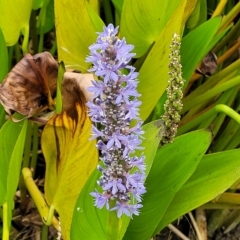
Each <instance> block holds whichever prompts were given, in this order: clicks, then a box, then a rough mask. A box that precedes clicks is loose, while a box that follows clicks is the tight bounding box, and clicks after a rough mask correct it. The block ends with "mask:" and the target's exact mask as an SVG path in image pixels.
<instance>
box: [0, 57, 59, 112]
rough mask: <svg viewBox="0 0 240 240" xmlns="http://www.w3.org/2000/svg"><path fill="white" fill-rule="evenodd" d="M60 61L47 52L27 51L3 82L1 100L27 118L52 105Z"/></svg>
mask: <svg viewBox="0 0 240 240" xmlns="http://www.w3.org/2000/svg"><path fill="white" fill-rule="evenodd" d="M57 74H58V63H57V62H56V60H55V59H54V58H53V57H52V55H51V54H50V53H48V52H43V53H38V54H36V55H34V56H31V55H30V54H27V55H26V56H25V57H24V58H23V59H22V60H21V61H20V62H18V63H17V65H16V66H15V67H14V68H13V69H12V70H11V71H10V72H9V74H8V75H7V76H6V78H5V79H4V81H3V83H2V84H0V103H1V104H2V105H3V107H4V109H5V111H6V112H7V113H8V114H9V115H10V116H11V111H15V112H18V113H20V114H22V115H25V116H27V117H31V116H33V115H34V114H36V113H38V112H40V111H41V110H43V109H45V108H46V107H50V108H51V106H52V105H53V100H52V97H53V96H54V94H55V93H56V86H57Z"/></svg>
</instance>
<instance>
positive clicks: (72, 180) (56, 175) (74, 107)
mask: <svg viewBox="0 0 240 240" xmlns="http://www.w3.org/2000/svg"><path fill="white" fill-rule="evenodd" d="M62 96H63V111H62V113H61V114H58V115H55V116H54V117H52V118H51V119H50V120H49V121H48V123H47V125H46V126H45V128H44V130H43V134H42V140H41V141H42V150H43V154H44V157H45V160H46V176H45V197H46V200H47V202H48V204H49V205H53V206H54V208H55V209H56V210H57V212H58V213H59V215H60V218H61V229H62V235H63V238H64V239H65V240H68V239H70V225H71V221H72V215H73V211H74V206H75V203H76V201H77V198H78V195H79V193H80V192H81V190H82V188H83V186H84V184H85V182H86V181H87V179H88V178H89V176H90V175H91V173H92V171H93V170H94V169H95V168H96V165H97V161H98V152H97V149H96V147H95V144H96V141H89V138H90V137H91V125H92V124H91V120H90V118H89V117H88V116H87V108H86V100H85V97H84V95H83V93H82V91H81V89H80V86H79V85H78V82H77V81H76V79H72V80H70V79H66V80H64V81H63V87H62Z"/></svg>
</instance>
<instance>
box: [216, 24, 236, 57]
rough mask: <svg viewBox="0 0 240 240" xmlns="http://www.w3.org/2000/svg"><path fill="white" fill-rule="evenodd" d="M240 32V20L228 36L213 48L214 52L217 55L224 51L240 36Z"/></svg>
mask: <svg viewBox="0 0 240 240" xmlns="http://www.w3.org/2000/svg"><path fill="white" fill-rule="evenodd" d="M239 30H240V20H238V22H237V23H236V24H235V25H234V26H233V27H232V28H231V30H230V31H229V32H228V33H227V34H226V36H225V37H224V38H223V39H222V40H221V41H220V42H219V43H218V44H217V45H216V46H215V47H214V48H213V50H212V51H213V52H214V53H217V52H219V51H220V50H222V49H223V48H224V47H225V46H226V45H227V44H228V43H229V42H230V41H232V40H233V39H235V38H236V36H239Z"/></svg>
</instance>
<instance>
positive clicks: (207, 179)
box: [159, 149, 240, 229]
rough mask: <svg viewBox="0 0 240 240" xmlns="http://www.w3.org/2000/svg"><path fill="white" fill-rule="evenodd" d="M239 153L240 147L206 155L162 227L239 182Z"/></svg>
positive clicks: (179, 195)
mask: <svg viewBox="0 0 240 240" xmlns="http://www.w3.org/2000/svg"><path fill="white" fill-rule="evenodd" d="M239 155H240V149H235V150H229V151H225V152H219V153H214V154H208V155H205V156H204V157H203V159H202V160H201V162H200V164H199V165H198V167H197V169H196V171H195V172H194V173H193V175H192V176H191V177H190V178H189V179H188V180H187V182H186V183H185V184H184V185H183V186H182V187H181V189H180V190H179V191H178V192H177V194H176V195H175V196H174V198H173V200H172V202H171V204H170V205H169V207H168V209H167V211H166V212H165V214H164V216H163V218H162V220H161V222H160V224H159V229H162V228H164V227H165V226H166V225H167V224H168V223H170V222H172V221H173V220H175V219H177V218H178V217H179V216H182V215H183V214H185V213H187V212H189V211H191V210H192V209H195V208H197V207H199V206H200V205H202V204H204V203H206V202H208V201H210V200H212V199H213V198H215V197H216V196H218V195H219V194H221V193H223V192H224V191H226V190H227V189H228V188H229V187H230V186H231V185H232V184H233V183H234V182H236V181H237V180H238V179H239V175H240V163H239ZM203 183H206V184H203Z"/></svg>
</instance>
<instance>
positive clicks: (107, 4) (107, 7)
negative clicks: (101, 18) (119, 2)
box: [102, 0, 113, 25]
mask: <svg viewBox="0 0 240 240" xmlns="http://www.w3.org/2000/svg"><path fill="white" fill-rule="evenodd" d="M102 3H103V9H104V14H105V18H106V24H107V25H108V24H109V23H113V16H112V9H111V1H110V0H103V1H102Z"/></svg>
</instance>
